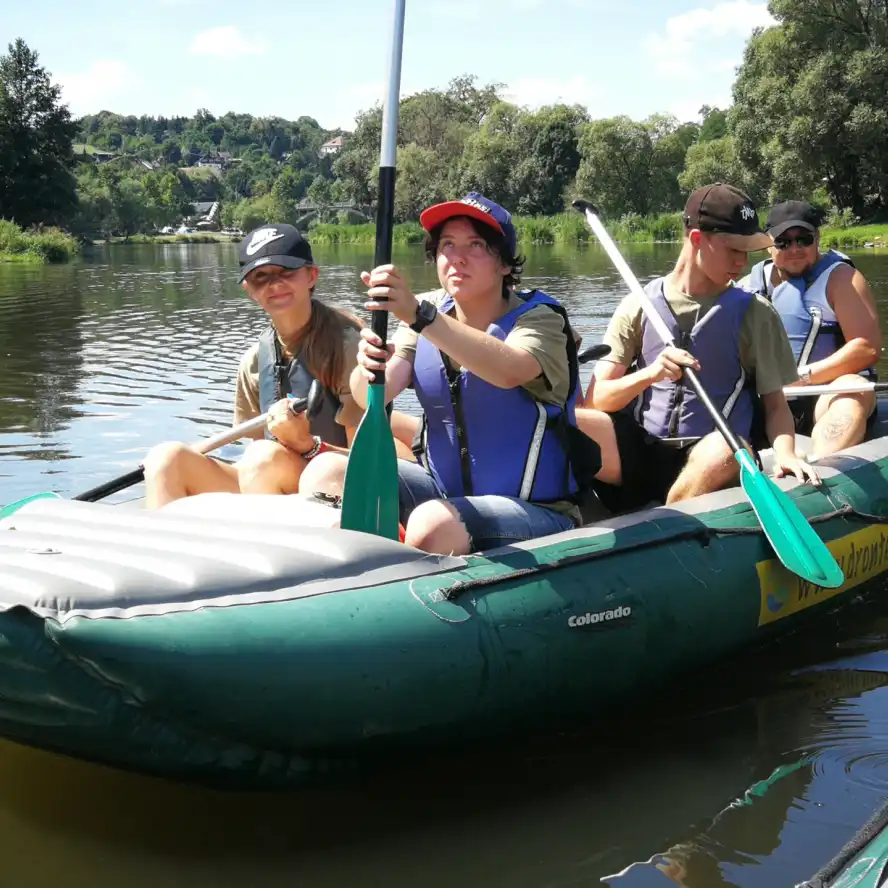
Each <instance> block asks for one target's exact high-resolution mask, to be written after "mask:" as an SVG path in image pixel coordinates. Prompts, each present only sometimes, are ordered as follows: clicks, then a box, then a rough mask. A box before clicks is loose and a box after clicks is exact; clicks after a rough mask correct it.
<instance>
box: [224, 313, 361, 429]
mask: <svg viewBox="0 0 888 888" xmlns="http://www.w3.org/2000/svg"><path fill="white" fill-rule="evenodd" d="M360 340H361V336H360V333H359V332H358V331H357V330H356V329H355V328H354V327H352V326H351V324H343V325H342V343H343V347H344V352H343V357H344V360H343V362H342V376H341V377H340V379H339V384H338V385H337V386H336V397H337V398H339V402H340V404H341V405H342V406H341V407H340V408H339V410H338V411H337V413H336V422H338V423H339V424H340V425H341V426H351V427H352V428H355V427H356V426H357V425H358V423H359V422H360V421H361V417H362V416H363V415H364V411H363V409H362V408H361V406H360V405H359V404H357V403H356V402H355V399H354V398H353V397H352V393H351V388H350V386H349V377H350V376H351V372H352V370H354V368H355V365H356V364H357V362H358V343H359V342H360ZM281 348H282V350H283V353H284V354H285V355H287V354H288V352H287V350H286V347H285V346H284V345H283V343H281ZM260 413H262V409H261V407H260V403H259V343H258V342H254V343H253V345H251V346H250V347H249V348H248V349H247V350H246V352H245V353H244V355H243V357H242V358H241V360H240V366H239V367H238V370H237V384H236V386H235V392H234V424H235V425H238V424H239V423H242V422H246V421H247V420H248V419H253V417H255V416H259V414H260ZM256 437H258V438H261V437H262V432H261V431H259V432H257V433H256Z"/></svg>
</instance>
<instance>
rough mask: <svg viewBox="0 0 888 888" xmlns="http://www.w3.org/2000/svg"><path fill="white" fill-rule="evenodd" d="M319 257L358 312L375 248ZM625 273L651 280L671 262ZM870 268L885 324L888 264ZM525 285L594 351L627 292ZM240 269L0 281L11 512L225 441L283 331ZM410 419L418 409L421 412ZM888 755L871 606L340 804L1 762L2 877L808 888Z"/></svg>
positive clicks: (25, 760) (880, 611) (584, 260)
mask: <svg viewBox="0 0 888 888" xmlns="http://www.w3.org/2000/svg"><path fill="white" fill-rule="evenodd" d="M315 253H316V258H317V260H318V262H319V263H320V264H321V265H322V277H321V280H320V283H319V287H318V293H319V295H320V296H321V297H323V298H329V299H331V300H334V301H336V302H339V303H341V304H343V305H347V306H349V307H350V308H352V309H353V310H356V311H360V310H361V299H360V290H361V285H360V282H359V278H358V272H359V271H360V270H361V269H365V268H369V267H370V265H371V263H372V249H371V248H338V249H332V248H326V249H324V248H321V249H317V250H316V251H315ZM625 255H626V257H627V260H628V261H629V263H630V264H631V265H632V267H633V269H634V270H635V272H636V274H637V276H638V277H639V278H640V279H641V280H642V281H645V280H647V279H649V278H650V277H652V276H654V275H656V274H658V273H662V272H664V271H665V270H667V269H668V268H669V266H670V264H671V262H672V261H673V260H674V257H675V247H674V246H671V245H656V246H644V247H641V246H639V247H633V248H631V249H627V250H626V251H625ZM854 258H855V261H856V262H857V263H858V265H859V267H860V268H861V269H862V270H863V272H864V273H865V274H866V276H867V278H868V279H869V281H870V284H871V286H872V287H873V289H874V292H875V293H876V294H877V296H878V297H879V300H880V311H881V314H882V318H883V324H884V323H885V322H886V321H888V258H886V257H885V256H884V255H881V256H880V255H874V254H873V253H871V252H870V253H861V254H859V255H855V257H854ZM395 261H397V262H398V263H399V264H400V265H402V266H404V267H405V268H407V269H408V273H409V275H410V279H411V280H412V281H414V282H415V285H416V288H417V290H418V289H420V288H421V287H424V286H427V287H432V286H433V285H434V283H435V281H434V276H433V273H432V270H431V269H430V268H429V267H428V266H426V265H424V263H423V260H422V255H421V251H420V250H419V249H412V248H411V249H404V250H402V251H399V252H396V256H395ZM526 268H527V269H528V274H527V275H526V276H525V283H527V284H529V285H533V286H538V287H542V288H543V289H545V290H547V291H548V292H550V293H552V294H553V295H555V296H557V297H559V298H560V299H561V300H562V301H563V302H564V303H565V304H566V305H567V306H568V308H569V310H570V311H571V314H572V317H573V318H574V319H575V322H576V327H577V329H578V330H579V331H580V332H581V333H582V334H583V335H584V344H590V343H593V342H597V341H599V340H600V338H601V335H602V334H603V332H604V328H605V326H606V324H607V320H608V318H609V317H610V314H611V312H612V311H613V309H614V307H615V306H616V304H617V302H618V300H619V299H620V297H621V296H622V294H623V292H624V289H623V287H622V285H621V284H620V282H619V280H618V277H617V275H616V274H615V272H614V271H613V269H612V267H611V265H610V264H609V261H608V259H607V257H606V255H605V254H603V253H602V252H601V251H600V250H599V249H597V248H595V247H584V248H580V249H577V248H565V249H559V248H534V249H532V250H530V251H529V255H528V261H527V265H526ZM235 269H236V247H235V246H234V245H200V246H183V245H164V246H131V247H127V246H115V247H111V248H106V249H97V250H96V251H95V252H94V253H92V254H91V255H89V256H86V257H84V258H83V259H82V260H78V261H77V262H74V263H71V264H69V265H65V266H56V267H39V266H38V267H28V266H22V265H0V504H3V503H8V502H11V501H13V500H15V499H17V498H19V497H22V496H26V495H28V494H30V493H35V492H37V491H41V490H54V491H56V492H58V493H60V494H62V495H67V496H70V495H73V494H76V493H78V492H80V491H82V490H84V489H86V488H89V487H91V486H93V485H94V484H97V483H99V482H101V481H104V480H107V479H109V478H111V477H113V476H114V475H116V474H120V473H122V472H125V471H128V470H130V469H132V468H134V467H136V466H137V465H138V464H139V462H140V461H141V459H142V457H143V456H144V453H145V451H146V450H147V449H148V448H149V447H151V446H152V445H153V444H156V443H158V442H160V441H162V440H182V441H193V440H197V439H199V438H201V437H205V436H207V435H209V434H212V433H214V432H216V431H218V430H220V429H221V428H222V427H224V426H225V425H227V424H229V423H230V420H231V397H232V392H233V376H234V372H235V368H236V366H237V361H238V358H239V356H240V355H241V353H242V352H243V351H244V350H245V349H246V348H247V346H248V345H249V343H250V342H251V340H252V339H253V338H254V337H255V335H256V334H257V333H258V331H259V330H260V329H261V327H262V324H263V317H262V315H261V313H260V312H259V311H258V310H257V309H256V308H255V307H254V306H252V304H251V303H250V302H249V301H248V300H247V299H246V297H245V296H244V295H243V294H242V292H241V291H240V290H239V288H238V286H237V284H236V273H235ZM883 329H888V326H885V327H883ZM883 363H884V362H883ZM880 371H881V374H882V376H883V378H884V377H885V374H886V372H888V366H886V365H883V366H882V367H881V368H880ZM589 372H590V368H586V369H585V371H584V373H585V376H584V378H586V376H587V375H588V373H589ZM398 406H399V407H401V408H402V409H407V410H413V409H415V405H414V403H413V402H412V401H411V399H410V398H409V397H405V398H403V399H402V400H401V402H400V403H399V404H398ZM222 453H223V455H225V456H232V457H236V456H237V454H238V453H239V445H231V446H230V447H228V448H225V450H223V451H222ZM127 495H131V493H129V494H120V495H118V496H119V497H122V496H127ZM602 680H603V681H606V680H607V676H602ZM886 741H888V603H886V604H882V603H881V602H879V601H874V602H868V603H866V604H863V605H861V606H859V607H857V608H853V609H850V610H848V611H846V612H845V614H844V615H843V616H842V617H841V618H840V619H839V620H834V621H831V622H830V623H829V624H828V625H825V626H823V627H821V628H819V629H817V630H816V632H806V633H805V634H804V637H799V638H793V639H789V640H787V641H785V642H783V643H781V644H780V645H779V646H778V647H771V648H768V649H765V650H762V651H758V652H753V653H750V654H746V655H744V656H743V658H741V659H738V660H737V661H736V662H733V663H730V664H724V665H723V666H722V667H720V668H719V669H718V670H713V671H712V672H711V673H710V674H708V675H707V676H705V677H701V678H700V679H695V680H694V681H693V684H692V685H689V684H682V685H679V686H677V687H673V688H672V689H671V690H670V692H669V693H668V694H666V695H665V696H662V697H659V698H658V699H648V700H637V701H627V705H626V708H625V711H624V712H621V713H619V714H615V715H614V716H613V717H611V718H609V719H608V720H607V721H606V722H602V723H600V724H598V725H596V726H595V728H594V729H590V730H588V731H586V732H584V733H578V734H574V735H569V736H565V735H561V736H557V737H552V738H550V739H549V740H547V741H546V742H545V743H541V742H540V741H539V740H536V741H534V743H533V744H530V743H528V742H525V741H523V740H522V738H520V737H515V738H513V739H512V740H511V741H510V742H509V743H507V744H503V743H500V744H497V745H494V746H490V747H487V746H485V747H484V748H480V747H478V746H477V745H475V744H473V743H472V741H471V738H468V737H467V738H466V740H465V742H464V744H463V745H462V746H461V747H460V748H458V749H454V750H452V751H451V753H450V754H447V755H438V756H436V757H435V758H434V759H432V760H421V761H419V762H416V763H413V764H410V765H405V766H404V768H403V769H402V770H398V771H394V772H389V773H387V774H385V775H382V776H379V777H376V778H374V779H372V780H369V779H368V780H366V781H365V782H362V783H360V784H353V785H348V786H344V787H339V788H337V789H335V790H325V791H316V790H315V791H312V792H310V793H305V792H303V793H287V794H276V795H259V794H231V795H228V794H223V793H217V792H214V791H211V790H207V789H199V788H194V787H186V786H180V785H176V784H170V783H165V782H162V781H158V780H153V779H148V778H143V777H137V776H133V775H128V774H122V773H118V772H115V771H110V770H107V769H103V768H99V767H96V766H92V765H88V764H85V763H81V762H75V761H71V760H68V759H65V758H63V757H59V756H52V755H49V754H46V753H42V752H37V751H33V750H28V749H24V748H22V747H18V746H15V745H13V744H9V743H0V836H2V837H3V838H2V840H0V848H2V849H3V852H4V853H3V869H4V873H5V876H6V879H5V882H4V883H5V884H10V885H22V886H35V888H44V886H57V885H63V886H65V888H80V886H84V888H86V886H90V888H110V886H118V885H122V884H126V885H129V886H133V888H141V886H145V888H147V886H151V888H156V886H158V885H164V886H170V888H179V886H183V888H184V886H208V888H209V886H222V888H228V886H256V888H266V886H268V888H272V886H274V888H276V886H284V885H287V886H291V885H299V886H300V888H303V886H305V888H308V886H340V885H371V884H380V885H386V886H390V888H402V886H403V888H414V886H420V885H421V886H435V888H437V886H441V888H444V886H448V888H449V886H475V885H478V886H482V885H483V886H489V888H499V886H503V888H506V886H508V888H554V886H593V885H601V884H606V885H610V886H613V888H636V886H637V888H644V886H663V888H669V886H670V885H675V884H678V885H683V886H687V888H715V886H743V888H745V886H749V888H753V886H755V888H769V886H774V888H778V886H791V885H793V884H795V882H797V881H799V880H801V879H803V878H806V877H808V876H810V875H811V874H813V872H814V871H815V870H817V869H818V868H819V867H820V865H822V864H823V863H825V862H826V860H827V859H828V858H830V857H831V856H832V855H833V854H834V853H835V852H836V851H837V850H838V849H839V848H840V847H841V846H842V845H843V844H844V843H845V841H847V839H848V838H849V837H850V836H851V835H852V834H853V833H854V831H855V830H856V829H857V827H858V826H859V825H861V824H862V823H863V821H865V820H866V819H867V817H868V816H869V814H870V813H871V811H873V810H874V809H875V808H877V807H878V806H879V804H880V803H881V801H882V800H883V799H884V797H885V796H886V794H888V743H886Z"/></svg>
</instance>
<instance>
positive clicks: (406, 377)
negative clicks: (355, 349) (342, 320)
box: [350, 330, 413, 410]
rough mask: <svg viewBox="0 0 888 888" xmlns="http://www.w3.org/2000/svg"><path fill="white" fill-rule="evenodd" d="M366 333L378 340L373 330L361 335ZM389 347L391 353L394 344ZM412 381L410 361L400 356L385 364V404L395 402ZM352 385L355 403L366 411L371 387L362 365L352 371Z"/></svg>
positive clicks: (393, 357)
mask: <svg viewBox="0 0 888 888" xmlns="http://www.w3.org/2000/svg"><path fill="white" fill-rule="evenodd" d="M365 333H366V334H369V335H370V336H371V337H373V338H374V339H375V338H376V336H375V334H374V333H373V332H372V331H371V330H366V331H362V333H361V335H362V336H364V334H365ZM388 346H389V351H391V349H392V348H393V346H392V344H391V343H389V344H388ZM377 351H378V350H377ZM412 380H413V366H412V364H411V363H410V362H409V361H405V360H404V359H403V358H401V357H398V355H393V356H392V357H390V358H389V359H388V361H386V364H385V403H386V404H388V403H390V402H391V401H394V400H395V398H397V397H398V395H400V394H401V392H403V391H404V389H405V388H407V386H408V385H410V383H411V381H412ZM350 385H351V392H352V396H353V397H354V399H355V401H356V402H357V403H358V404H359V405H360V406H361V407H362V408H363V409H365V410H366V408H367V387H368V386H369V385H370V380H369V379H368V378H367V372H366V371H365V370H364V369H363V368H362V367H361V365H360V364H358V366H356V367H355V369H354V370H352V373H351V379H350Z"/></svg>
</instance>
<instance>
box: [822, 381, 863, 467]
mask: <svg viewBox="0 0 888 888" xmlns="http://www.w3.org/2000/svg"><path fill="white" fill-rule="evenodd" d="M835 382H836V383H837V384H841V383H843V382H850V383H854V382H860V377H859V376H857V375H856V374H848V375H846V376H840V377H839V378H838V379H836V380H835ZM875 408H876V394H875V392H860V393H858V394H853V395H852V394H848V395H822V396H821V397H820V398H818V399H817V406H816V407H815V408H814V430H813V431H812V433H811V440H812V442H813V448H812V456H814V457H820V456H827V455H828V454H830V453H836V452H837V451H839V450H844V449H845V448H846V447H853V446H854V445H855V444H860V442H861V441H863V439H864V437H865V435H866V421H867V418H868V417H869V415H870V414H871V413H872V412H873V410H875Z"/></svg>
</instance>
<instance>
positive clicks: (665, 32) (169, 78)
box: [0, 0, 771, 129]
mask: <svg viewBox="0 0 888 888" xmlns="http://www.w3.org/2000/svg"><path fill="white" fill-rule="evenodd" d="M3 7H4V9H3V14H2V16H0V48H2V50H3V51H5V47H6V45H7V44H8V43H9V42H10V41H12V40H13V39H15V38H16V37H22V38H24V40H25V41H26V42H27V43H28V45H29V46H30V47H31V48H32V49H34V50H36V51H37V52H38V53H39V55H40V61H41V63H42V64H43V65H44V66H45V67H46V68H47V69H48V70H49V71H50V72H51V74H52V76H53V79H54V80H55V81H57V82H60V83H61V84H62V86H63V90H64V92H63V95H64V98H65V100H66V101H67V102H68V103H69V105H70V107H71V111H72V113H74V114H75V115H81V114H86V113H91V112H96V111H100V110H102V109H107V110H111V111H116V112H119V113H122V114H154V115H157V114H167V115H170V114H186V115H190V114H193V113H194V111H195V110H196V109H197V108H200V107H205V108H208V109H209V110H210V111H211V112H212V113H214V114H217V115H220V114H224V113H225V112H226V111H237V112H243V113H250V114H253V115H256V116H267V115H279V116H281V117H285V118H290V119H294V118H296V117H299V116H300V115H303V114H307V115H310V116H312V117H314V118H316V119H317V120H318V122H319V123H320V124H321V125H322V126H324V127H327V128H334V127H337V126H341V127H343V128H345V129H350V128H351V127H352V126H353V122H354V115H355V113H356V112H357V111H359V110H360V109H362V108H368V107H370V106H372V105H373V104H374V103H375V102H377V101H381V96H382V93H383V78H384V76H385V64H386V58H385V57H386V53H387V42H388V31H389V23H390V20H391V0H289V2H288V0H253V2H244V0H140V2H139V3H138V4H136V3H131V2H126V0H124V2H120V0H114V2H111V0H82V2H80V3H72V2H71V0H39V2H38V0H30V2H24V3H13V2H11V0H10V2H4V3H3ZM769 23H771V19H770V16H769V14H768V12H767V4H766V3H765V2H758V0H714V2H708V0H610V2H605V0H499V2H497V3H494V2H493V0H407V22H406V29H405V47H404V62H403V71H402V86H401V92H402V95H409V94H410V93H412V92H416V91H418V90H422V89H427V88H430V87H443V86H445V85H446V84H447V82H448V81H449V80H450V79H451V78H452V77H455V76H458V75H460V74H463V73H470V74H476V75H477V76H478V80H479V82H480V83H487V82H490V81H499V82H503V83H506V84H507V89H506V93H507V97H508V98H510V99H511V100H512V101H515V102H517V103H518V104H520V105H525V106H528V107H539V106H540V105H545V104H551V103H553V102H557V101H566V102H570V103H573V102H579V103H580V104H582V105H584V106H586V107H587V108H588V109H589V111H590V113H591V114H592V115H593V117H609V116H612V115H615V114H628V115H629V116H630V117H633V118H636V119H640V118H643V117H645V116H647V115H648V114H651V113H654V112H658V111H662V112H668V113H673V114H676V115H677V116H678V117H679V118H680V119H683V120H684V119H695V118H696V116H697V109H698V108H699V107H700V106H701V105H702V104H704V103H705V104H710V105H722V106H724V105H725V104H727V103H728V102H729V101H730V90H731V83H732V81H733V79H734V72H735V67H736V65H737V64H738V63H739V62H740V60H741V58H742V53H743V47H744V45H745V43H746V40H747V39H748V37H749V35H750V33H751V32H752V29H753V28H754V27H756V26H759V25H767V24H769Z"/></svg>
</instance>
